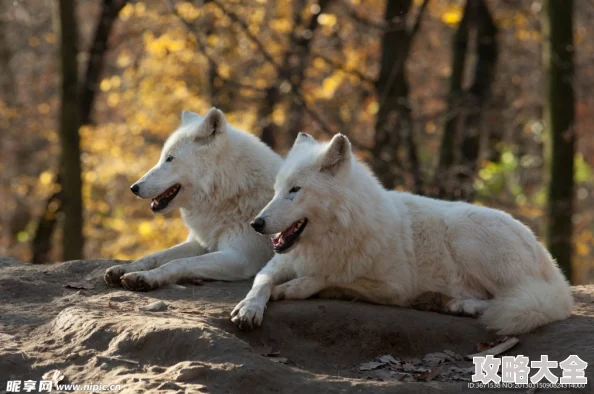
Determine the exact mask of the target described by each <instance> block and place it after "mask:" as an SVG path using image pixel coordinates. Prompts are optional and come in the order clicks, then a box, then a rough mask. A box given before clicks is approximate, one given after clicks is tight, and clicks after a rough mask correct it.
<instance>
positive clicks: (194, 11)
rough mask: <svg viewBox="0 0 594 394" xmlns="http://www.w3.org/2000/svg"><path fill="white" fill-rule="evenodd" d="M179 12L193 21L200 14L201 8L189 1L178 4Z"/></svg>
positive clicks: (185, 18) (186, 18) (187, 19)
mask: <svg viewBox="0 0 594 394" xmlns="http://www.w3.org/2000/svg"><path fill="white" fill-rule="evenodd" d="M177 12H178V13H179V15H180V16H181V17H182V18H184V20H186V21H188V22H193V21H195V20H196V19H198V17H199V16H200V8H197V7H195V6H194V4H192V3H189V2H187V1H186V2H183V3H181V4H179V5H177Z"/></svg>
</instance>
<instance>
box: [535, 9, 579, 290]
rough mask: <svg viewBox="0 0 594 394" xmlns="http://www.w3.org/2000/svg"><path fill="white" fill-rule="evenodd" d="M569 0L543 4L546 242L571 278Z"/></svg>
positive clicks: (572, 146) (571, 49)
mask: <svg viewBox="0 0 594 394" xmlns="http://www.w3.org/2000/svg"><path fill="white" fill-rule="evenodd" d="M572 13H573V0H564V1H561V0H545V1H544V4H543V14H542V29H543V51H542V53H543V59H542V61H543V71H544V78H545V86H546V100H545V106H544V112H545V125H546V135H547V140H546V144H545V146H546V150H547V154H546V158H547V172H548V185H547V189H548V212H547V214H548V223H547V237H546V239H547V244H548V247H549V250H550V252H551V254H552V255H553V257H554V258H555V259H556V260H557V262H558V263H559V266H560V267H561V269H562V270H563V272H564V273H565V275H566V276H567V278H568V279H569V280H571V279H572V277H571V275H572V267H571V256H572V233H573V226H572V217H573V203H574V201H573V200H574V153H575V124H574V116H575V98H574V88H573V74H574V61H573V56H574V44H573V15H572Z"/></svg>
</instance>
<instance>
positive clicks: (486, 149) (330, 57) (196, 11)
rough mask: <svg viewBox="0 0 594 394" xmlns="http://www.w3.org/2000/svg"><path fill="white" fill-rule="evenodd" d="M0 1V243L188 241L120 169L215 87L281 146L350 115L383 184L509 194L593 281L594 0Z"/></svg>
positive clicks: (201, 106) (160, 244)
mask: <svg viewBox="0 0 594 394" xmlns="http://www.w3.org/2000/svg"><path fill="white" fill-rule="evenodd" d="M0 5H1V8H0V131H1V133H2V138H1V139H0V156H1V157H2V160H1V163H0V174H1V175H0V194H1V195H2V200H3V209H2V210H0V254H3V255H12V256H15V257H18V258H20V259H22V260H24V261H31V262H35V263H44V262H51V261H59V260H62V259H75V258H81V257H83V256H84V257H86V258H119V259H135V258H138V257H140V256H143V255H146V254H148V253H149V252H152V251H155V250H158V249H163V248H166V247H169V246H172V245H173V244H175V243H177V242H179V241H181V240H183V239H184V238H185V236H186V230H185V228H184V226H183V223H182V222H181V219H180V218H179V215H178V214H175V215H171V216H170V217H163V216H153V214H152V213H151V211H150V209H149V204H148V203H147V202H141V201H139V200H138V199H137V198H135V197H134V196H133V194H132V193H130V191H129V185H130V184H131V183H132V182H133V181H135V180H136V179H137V178H138V177H139V176H141V175H142V174H143V173H144V172H145V171H146V170H148V169H149V168H151V167H152V166H153V165H154V163H155V162H156V161H157V159H158V156H159V150H160V147H161V144H162V143H163V141H164V140H165V139H166V138H167V136H168V135H169V134H170V132H171V131H172V130H174V129H175V128H176V127H177V125H178V122H179V116H180V111H181V110H182V109H189V110H193V111H196V112H200V113H204V112H205V111H206V110H207V109H208V108H210V107H211V106H216V107H219V108H220V109H222V110H223V111H224V112H225V113H226V114H227V117H228V119H229V121H230V122H232V123H233V124H234V125H236V126H238V127H240V128H243V129H245V130H248V131H250V132H252V133H254V134H256V135H259V136H261V138H262V139H263V140H264V141H265V142H267V143H268V144H270V145H271V146H272V147H273V148H274V149H276V150H277V151H278V152H280V153H284V152H286V151H287V149H289V148H290V146H291V144H292V141H293V139H294V137H295V136H296V134H297V132H298V131H300V130H303V131H306V132H308V133H311V134H313V135H315V136H316V137H319V138H322V139H327V138H329V137H330V136H331V135H332V134H333V133H335V132H342V133H345V134H346V135H348V136H349V137H350V138H351V140H352V142H353V145H354V146H355V148H356V150H357V152H358V154H359V156H360V157H361V158H362V159H364V160H366V161H367V162H368V163H369V164H370V165H371V167H372V168H373V170H374V171H375V172H376V173H377V174H378V176H379V178H380V179H381V181H382V182H383V183H384V184H385V186H386V187H388V188H396V189H399V190H408V191H412V192H415V193H419V194H424V195H429V196H436V197H440V198H446V199H464V200H468V201H474V202H476V203H479V204H484V205H488V206H492V207H496V208H500V209H503V210H505V211H507V212H509V213H511V214H513V215H515V216H516V217H517V218H519V219H520V220H523V221H524V222H525V223H527V224H528V225H529V226H530V227H531V228H532V229H533V230H534V231H535V232H536V233H537V234H538V235H539V236H540V237H541V240H542V241H543V242H545V243H547V244H548V246H549V248H550V250H551V251H552V253H553V255H554V256H555V257H556V258H557V259H558V261H559V262H560V264H561V265H562V267H563V269H564V270H565V271H566V273H568V274H569V275H570V276H571V277H572V278H573V282H574V283H590V282H593V281H594V263H593V258H592V257H593V256H594V236H593V231H594V204H593V202H594V194H593V187H594V184H593V179H592V166H593V165H594V134H593V133H591V132H588V131H587V130H591V129H592V128H593V127H594V101H593V96H592V93H593V92H594V47H593V45H594V35H593V34H592V30H591V27H592V26H594V2H593V1H591V0H580V1H571V0H387V1H386V0H286V1H283V0H253V1H248V0H203V1H198V0H196V1H181V0H147V1H132V0H128V1H126V0H0ZM588 28H590V30H588ZM588 31H590V34H588Z"/></svg>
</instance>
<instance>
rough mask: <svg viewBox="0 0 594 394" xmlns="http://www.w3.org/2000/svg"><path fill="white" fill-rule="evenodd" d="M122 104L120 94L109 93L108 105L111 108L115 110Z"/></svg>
mask: <svg viewBox="0 0 594 394" xmlns="http://www.w3.org/2000/svg"><path fill="white" fill-rule="evenodd" d="M119 103H120V95H119V94H118V93H109V94H108V95H107V105H109V106H110V107H111V108H115V107H117V106H118V104H119Z"/></svg>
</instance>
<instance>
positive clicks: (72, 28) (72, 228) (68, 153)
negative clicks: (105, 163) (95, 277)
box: [54, 0, 84, 260]
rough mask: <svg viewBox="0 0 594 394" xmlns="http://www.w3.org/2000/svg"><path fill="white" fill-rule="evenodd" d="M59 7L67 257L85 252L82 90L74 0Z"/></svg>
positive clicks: (58, 0) (59, 2)
mask: <svg viewBox="0 0 594 394" xmlns="http://www.w3.org/2000/svg"><path fill="white" fill-rule="evenodd" d="M54 1H55V3H56V7H57V8H58V10H57V11H58V18H59V19H58V21H59V30H60V60H61V82H62V89H61V107H60V126H59V129H60V145H61V158H60V174H61V186H62V190H61V198H62V211H63V212H64V235H63V241H62V251H63V259H64V260H74V259H80V258H82V256H83V243H84V238H83V209H82V180H81V162H80V135H79V127H80V101H79V100H80V91H79V85H78V67H77V61H76V57H77V38H78V37H77V34H78V32H77V25H76V17H75V5H74V0H54Z"/></svg>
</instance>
